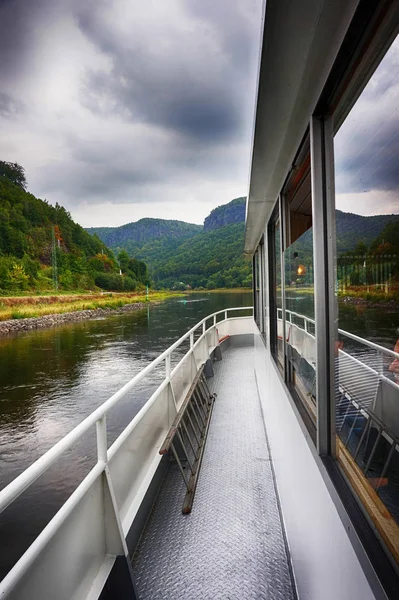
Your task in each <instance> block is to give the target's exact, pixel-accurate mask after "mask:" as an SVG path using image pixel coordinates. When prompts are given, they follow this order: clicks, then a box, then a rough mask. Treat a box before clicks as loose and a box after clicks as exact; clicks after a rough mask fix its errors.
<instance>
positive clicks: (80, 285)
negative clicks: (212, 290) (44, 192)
mask: <svg viewBox="0 0 399 600" xmlns="http://www.w3.org/2000/svg"><path fill="white" fill-rule="evenodd" d="M125 254H126V253H125ZM148 283H149V277H148V272H147V266H146V265H145V263H143V262H142V261H139V260H136V259H134V258H129V257H127V260H126V256H125V255H124V254H122V257H121V259H120V265H119V264H118V261H117V260H116V259H115V256H114V254H113V252H112V250H110V249H109V248H108V247H107V246H106V245H105V244H104V242H103V241H101V240H100V238H99V237H98V236H96V235H93V236H91V235H89V234H88V233H87V232H86V231H85V230H84V229H83V227H81V226H80V225H78V224H77V223H75V222H74V221H73V220H72V219H71V216H70V214H69V213H68V212H67V211H66V210H65V209H64V208H63V207H62V206H60V205H59V204H56V205H55V206H51V205H50V204H49V203H48V202H47V201H46V200H40V199H39V198H36V197H35V196H33V194H30V193H28V192H27V191H26V178H25V173H24V170H23V168H22V167H21V166H20V165H18V164H16V163H8V162H4V161H0V295H1V294H2V295H4V294H6V295H8V294H9V293H10V292H18V291H19V292H24V291H25V292H26V291H36V292H45V291H48V290H54V289H58V288H59V289H60V290H95V289H96V288H97V287H100V288H102V289H105V290H117V291H125V292H130V291H133V290H136V289H137V290H139V289H140V288H143V287H144V286H145V285H147V284H148Z"/></svg>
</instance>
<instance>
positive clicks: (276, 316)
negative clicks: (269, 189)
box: [268, 203, 284, 373]
mask: <svg viewBox="0 0 399 600" xmlns="http://www.w3.org/2000/svg"><path fill="white" fill-rule="evenodd" d="M268 241H269V252H268V255H269V282H270V283H269V285H270V288H269V292H270V347H271V352H272V355H273V357H274V360H275V361H276V363H277V366H278V367H279V369H280V371H281V372H282V373H283V372H284V344H283V304H282V285H281V218H280V207H279V203H277V205H276V208H275V211H274V213H273V216H272V218H271V219H270V222H269V226H268Z"/></svg>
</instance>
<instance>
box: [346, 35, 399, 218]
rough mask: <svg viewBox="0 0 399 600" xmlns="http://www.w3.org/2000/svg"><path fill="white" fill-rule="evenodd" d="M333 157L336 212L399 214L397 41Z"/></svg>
mask: <svg viewBox="0 0 399 600" xmlns="http://www.w3.org/2000/svg"><path fill="white" fill-rule="evenodd" d="M334 151H335V170H336V204H337V208H340V209H341V210H344V211H345V212H354V213H358V214H361V215H375V214H392V213H399V38H396V40H395V42H394V43H393V44H392V46H391V47H390V49H389V50H388V52H387V53H386V55H385V57H384V58H383V60H382V61H381V63H380V64H379V66H378V67H377V69H376V71H375V72H374V74H373V76H372V77H371V79H370V81H369V82H368V84H367V86H366V87H365V89H364V90H363V92H362V94H361V95H360V97H359V99H358V101H357V102H356V104H355V106H354V107H353V109H352V110H351V112H350V113H349V115H348V117H347V118H346V120H345V121H344V123H343V125H342V126H341V128H340V130H339V131H338V133H337V135H336V138H335V148H334Z"/></svg>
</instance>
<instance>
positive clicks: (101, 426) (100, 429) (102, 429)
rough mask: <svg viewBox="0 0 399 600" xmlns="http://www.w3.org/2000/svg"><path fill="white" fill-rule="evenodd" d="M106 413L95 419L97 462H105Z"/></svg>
mask: <svg viewBox="0 0 399 600" xmlns="http://www.w3.org/2000/svg"><path fill="white" fill-rule="evenodd" d="M106 418H107V417H106V415H104V416H103V417H101V419H98V421H96V434H97V462H99V463H100V462H104V463H106V462H107V421H106Z"/></svg>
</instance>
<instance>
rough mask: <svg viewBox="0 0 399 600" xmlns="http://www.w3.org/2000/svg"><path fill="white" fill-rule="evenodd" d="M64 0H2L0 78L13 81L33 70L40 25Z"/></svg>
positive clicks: (0, 80) (3, 81)
mask: <svg viewBox="0 0 399 600" xmlns="http://www.w3.org/2000/svg"><path fill="white" fill-rule="evenodd" d="M61 3H62V0H53V1H51V0H28V1H27V0H0V82H1V83H2V84H4V83H5V82H9V83H13V82H15V81H16V80H17V79H20V78H21V77H22V76H24V74H25V73H26V72H27V71H29V67H30V64H31V59H32V50H33V49H34V47H35V34H36V33H37V28H36V25H37V24H38V23H39V24H41V26H45V24H46V22H47V20H48V19H49V18H51V16H52V15H53V13H54V12H55V11H57V10H59V8H60V4H61Z"/></svg>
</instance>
